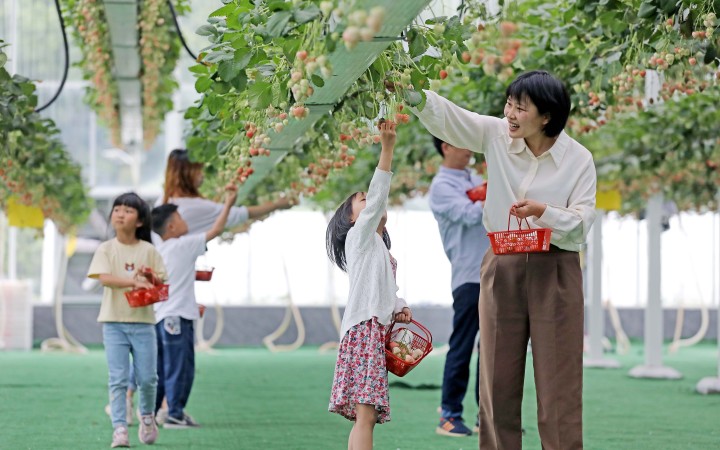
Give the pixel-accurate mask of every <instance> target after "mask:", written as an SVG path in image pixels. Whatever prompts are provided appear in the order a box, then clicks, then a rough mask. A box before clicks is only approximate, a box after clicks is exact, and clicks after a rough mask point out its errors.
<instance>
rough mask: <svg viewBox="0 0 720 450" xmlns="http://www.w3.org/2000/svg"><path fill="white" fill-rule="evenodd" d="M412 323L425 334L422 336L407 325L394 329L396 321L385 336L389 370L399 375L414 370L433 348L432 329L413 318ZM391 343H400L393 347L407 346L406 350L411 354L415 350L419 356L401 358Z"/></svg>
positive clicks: (386, 360) (386, 359) (386, 358)
mask: <svg viewBox="0 0 720 450" xmlns="http://www.w3.org/2000/svg"><path fill="white" fill-rule="evenodd" d="M412 323H413V324H414V325H415V326H416V327H418V328H419V329H420V331H422V333H423V335H424V336H420V335H419V334H418V333H417V332H413V331H410V330H409V329H408V328H407V327H402V328H398V329H394V328H395V322H393V323H392V325H391V326H390V331H388V333H387V336H385V363H386V365H387V370H389V371H390V372H392V373H394V374H395V375H397V376H399V377H402V376H405V375H406V374H407V373H408V372H410V371H411V370H413V369H414V368H415V366H417V365H418V364H420V361H422V360H423V358H425V357H426V356H427V355H428V353H430V352H431V351H432V349H433V346H432V334H430V330H428V329H427V328H425V327H424V326H422V324H421V323H420V322H416V321H414V320H413V321H412ZM391 343H398V344H399V345H397V346H393V347H400V346H403V347H405V350H407V351H409V352H410V356H412V352H413V351H415V353H416V355H417V358H414V357H413V358H412V359H411V360H410V361H407V360H405V359H403V358H400V357H399V356H398V355H396V354H394V353H393V348H391V346H390V344H391Z"/></svg>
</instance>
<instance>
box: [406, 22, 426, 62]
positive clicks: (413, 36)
mask: <svg viewBox="0 0 720 450" xmlns="http://www.w3.org/2000/svg"><path fill="white" fill-rule="evenodd" d="M408 47H409V51H410V56H411V57H412V58H417V57H418V56H421V55H422V54H423V53H425V52H426V51H427V49H428V42H427V39H425V36H424V35H422V34H421V33H419V32H418V31H417V30H416V29H414V28H413V29H411V30H410V31H408Z"/></svg>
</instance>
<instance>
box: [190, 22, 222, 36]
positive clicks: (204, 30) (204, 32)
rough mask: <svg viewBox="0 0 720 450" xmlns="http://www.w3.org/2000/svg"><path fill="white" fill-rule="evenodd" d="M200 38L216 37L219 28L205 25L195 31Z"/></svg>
mask: <svg viewBox="0 0 720 450" xmlns="http://www.w3.org/2000/svg"><path fill="white" fill-rule="evenodd" d="M195 34H199V35H200V36H214V35H216V34H217V28H215V27H214V26H212V25H203V26H201V27H200V28H198V29H197V30H196V31H195Z"/></svg>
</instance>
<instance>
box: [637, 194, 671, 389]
mask: <svg viewBox="0 0 720 450" xmlns="http://www.w3.org/2000/svg"><path fill="white" fill-rule="evenodd" d="M662 205H663V196H662V194H655V195H653V196H652V197H650V199H649V200H648V204H647V227H648V298H647V305H646V306H645V365H642V366H636V367H634V368H632V369H631V370H630V376H631V377H634V378H666V379H679V378H682V374H681V373H680V372H678V371H677V370H675V369H673V368H672V367H666V366H663V364H662V349H663V309H662V296H661V289H660V288H661V279H662V271H661V268H662V266H661V264H660V258H661V254H662V252H661V236H660V234H661V233H662V223H661V221H662Z"/></svg>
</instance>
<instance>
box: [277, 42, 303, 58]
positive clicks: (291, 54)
mask: <svg viewBox="0 0 720 450" xmlns="http://www.w3.org/2000/svg"><path fill="white" fill-rule="evenodd" d="M301 43H302V41H301V40H300V39H287V40H286V41H285V42H283V44H282V50H283V55H285V57H286V58H287V59H289V60H290V61H294V60H295V54H296V53H297V52H298V50H299V49H300V44H301Z"/></svg>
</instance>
